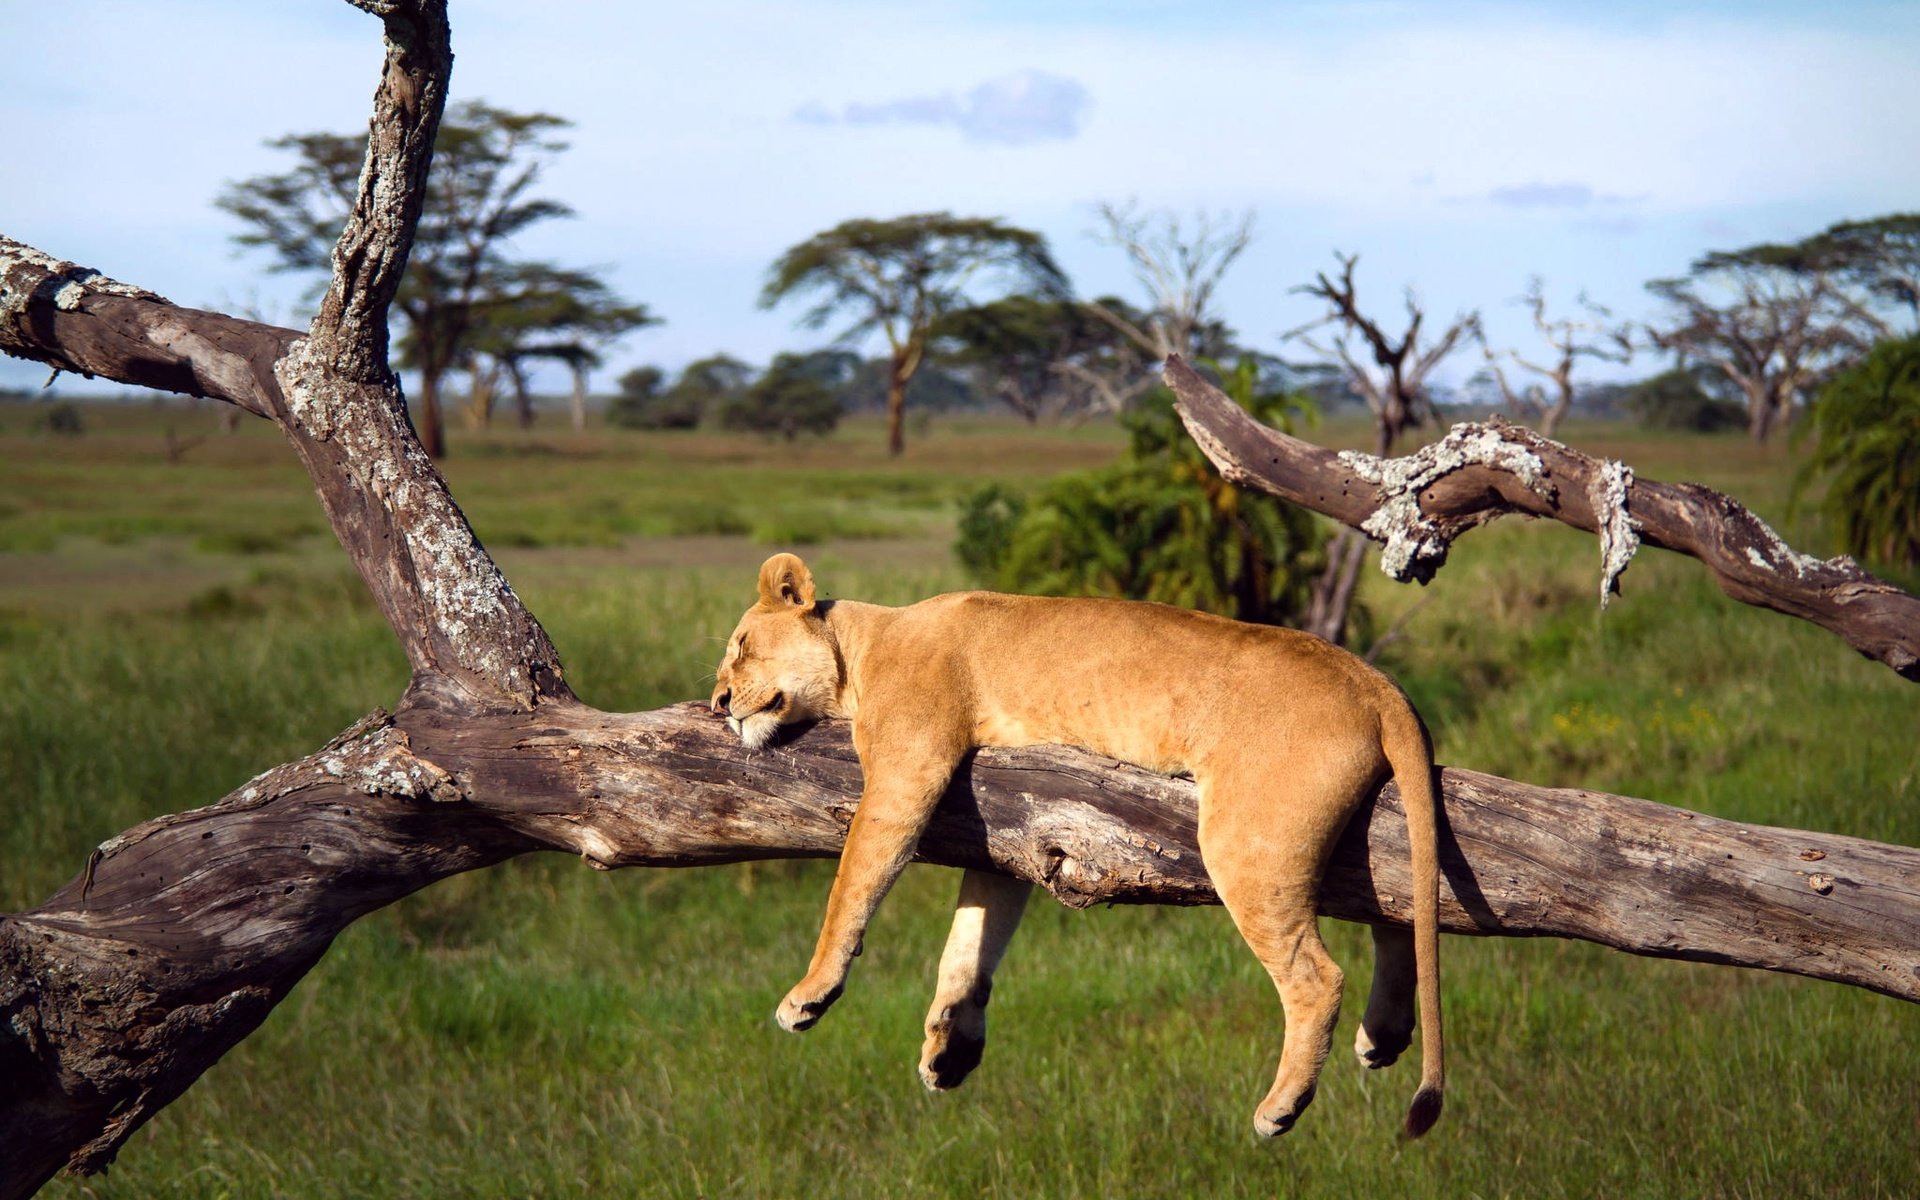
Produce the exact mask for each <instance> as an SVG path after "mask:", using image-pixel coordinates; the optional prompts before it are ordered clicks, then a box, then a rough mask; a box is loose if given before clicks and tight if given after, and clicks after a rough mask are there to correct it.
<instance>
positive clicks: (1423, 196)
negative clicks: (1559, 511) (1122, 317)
mask: <svg viewBox="0 0 1920 1200" xmlns="http://www.w3.org/2000/svg"><path fill="white" fill-rule="evenodd" d="M452 19H453V29H454V47H455V52H456V65H455V69H454V78H453V93H454V96H455V98H456V99H460V98H484V99H486V100H488V101H490V102H492V103H494V104H497V105H502V106H505V107H509V108H516V109H522V110H533V109H539V110H544V111H548V112H552V113H556V114H559V115H561V116H564V117H567V118H569V119H571V120H572V121H573V122H575V127H574V128H573V129H572V130H571V131H570V134H569V136H570V139H571V141H572V145H573V149H572V150H570V151H569V152H568V153H567V154H566V155H565V156H564V157H563V158H562V159H561V160H560V161H559V162H558V163H557V164H556V166H555V167H554V169H553V170H552V172H551V173H550V175H549V176H548V178H547V181H546V191H547V192H548V194H551V195H553V196H555V197H557V198H559V199H562V200H565V201H566V202H568V203H570V204H571V205H573V206H574V207H575V208H576V209H577V210H578V213H579V216H578V217H577V218H576V219H573V220H570V221H565V222H557V223H554V224H551V225H549V226H546V227H544V228H543V229H541V230H538V231H536V232H534V233H532V234H530V235H529V236H528V237H527V238H526V239H525V240H524V242H523V243H522V244H521V247H520V248H521V249H523V250H525V251H526V252H528V253H532V254H540V255H547V256H551V257H554V258H557V259H559V260H562V261H564V262H567V263H571V264H591V265H596V266H599V267H602V268H604V269H605V270H606V272H607V274H608V276H609V277H610V278H611V279H612V280H613V281H614V282H615V284H616V286H617V287H618V288H619V289H620V290H621V291H622V292H623V293H624V294H626V295H628V296H630V297H632V298H634V299H637V300H642V301H644V302H646V303H647V304H648V305H650V306H651V307H652V308H653V309H654V310H655V311H656V312H657V313H658V314H659V315H661V316H663V317H664V318H666V322H667V323H666V324H665V325H663V326H661V327H658V328H656V329H652V330H648V331H644V332H641V333H639V334H637V335H634V336H633V337H631V338H630V339H628V340H627V341H626V342H625V343H623V344H622V345H621V346H620V347H619V348H617V349H616V350H615V351H614V353H613V355H612V356H611V359H612V364H611V365H612V370H614V371H617V370H619V369H621V368H624V367H626V366H630V365H634V364H637V363H640V362H656V363H661V364H663V365H666V366H669V367H677V366H679V365H681V364H684V363H685V362H687V361H688V360H690V359H692V358H696V357H699V356H702V355H705V354H708V353H711V352H713V351H716V350H727V351H729V352H732V353H734V354H737V355H740V356H741V357H744V358H748V359H750V360H755V361H759V360H764V359H765V358H766V357H768V356H769V355H771V354H772V353H773V352H775V351H777V350H782V349H801V348H807V347H811V346H815V345H819V344H821V342H822V341H823V340H824V337H825V335H823V334H821V333H818V332H814V331H810V330H805V329H801V328H798V327H797V326H796V324H795V318H796V317H797V316H798V311H799V307H800V306H798V305H796V306H794V307H793V308H791V309H784V310H776V311H774V312H765V311H762V310H760V309H759V308H758V307H757V306H756V300H757V297H758V294H759V289H760V284H761V281H762V278H763V277H764V274H765V271H766V268H767V266H768V264H769V263H770V262H771V261H772V260H773V259H774V258H775V257H776V256H777V255H778V254H779V253H780V252H781V251H782V250H783V249H784V248H786V247H787V246H788V245H791V244H792V243H794V242H796V241H799V240H801V239H803V238H805V237H807V236H808V235H810V234H812V233H814V232H816V231H818V230H820V229H823V228H826V227H828V226H830V225H833V224H835V223H837V222H839V221H841V220H844V219H847V218H849V217H855V216H890V215H895V214H899V213H906V212H921V211H929V210H938V209H947V210H951V211H953V212H956V213H962V214H968V215H982V216H996V217H1000V218H1003V219H1005V220H1008V221H1011V222H1013V223H1015V224H1019V225H1023V226H1026V227H1029V228H1033V229H1037V230H1040V231H1041V232H1043V233H1045V234H1046V235H1047V236H1048V238H1049V239H1050V240H1051V241H1052V243H1053V245H1054V249H1055V253H1056V255H1057V257H1058V258H1059V259H1060V260H1061V262H1062V263H1063V265H1064V266H1065V267H1066V268H1067V270H1068V272H1069V273H1070V274H1071V275H1072V277H1073V279H1074V281H1075V284H1076V286H1077V288H1078V290H1079V291H1080V292H1081V293H1082V294H1084V295H1094V294H1100V293H1106V292H1115V293H1119V294H1121V295H1125V296H1130V297H1132V298H1135V299H1138V298H1139V297H1138V296H1136V295H1134V293H1133V291H1132V290H1131V289H1132V288H1133V284H1132V282H1131V280H1130V277H1129V275H1128V273H1127V271H1126V267H1125V264H1124V262H1123V261H1122V260H1121V258H1120V256H1119V254H1118V252H1117V251H1115V250H1113V249H1112V248H1110V247H1106V246H1103V245H1101V244H1099V243H1098V242H1096V241H1095V240H1093V239H1092V238H1091V237H1089V236H1088V234H1089V232H1090V231H1091V230H1092V228H1093V227H1094V224H1095V219H1094V215H1093V205H1095V204H1096V203H1098V202H1101V201H1113V202H1126V201H1129V200H1132V201H1135V202H1137V203H1138V204H1139V205H1141V206H1143V207H1146V208H1167V209H1172V210H1176V211H1179V212H1183V213H1187V214H1191V213H1193V212H1194V211H1196V210H1202V209H1204V210H1208V211H1213V212H1225V211H1231V212H1239V211H1242V210H1252V211H1253V212H1254V213H1255V214H1256V221H1257V241H1256V242H1255V244H1254V246H1253V248H1252V250H1250V251H1249V253H1248V254H1247V255H1246V256H1245V257H1244V258H1243V259H1242V260H1241V262H1240V263H1239V264H1238V265H1237V266H1236V268H1235V269H1234V272H1233V274H1232V275H1231V276H1230V277H1229V278H1228V281H1227V283H1226V284H1225V286H1224V287H1223V288H1222V290H1221V293H1220V296H1219V302H1220V308H1221V310H1222V313H1223V315H1224V316H1225V317H1226V319H1227V320H1228V321H1229V322H1230V323H1231V324H1232V325H1233V326H1234V327H1235V328H1236V329H1238V330H1239V331H1240V333H1241V336H1242V340H1243V341H1244V342H1245V343H1246V344H1249V345H1251V346H1254V347H1256V348H1259V349H1264V350H1270V351H1277V352H1286V351H1287V350H1288V349H1289V348H1288V347H1283V346H1282V345H1281V344H1280V342H1279V336H1280V334H1281V333H1282V331H1284V330H1287V329H1290V328H1293V327H1294V326H1297V325H1299V324H1301V323H1302V322H1304V321H1306V320H1308V319H1310V318H1311V317H1312V316H1314V315H1315V313H1316V309H1315V307H1314V306H1313V305H1312V304H1311V303H1310V302H1309V301H1308V300H1306V299H1305V298H1304V297H1301V296H1298V295H1293V294H1291V293H1290V289H1291V288H1293V287H1295V286H1297V285H1299V284H1301V283H1304V282H1307V281H1309V280H1310V279H1311V278H1312V277H1313V274H1314V272H1316V271H1318V270H1322V269H1330V268H1331V267H1332V265H1333V257H1332V254H1333V252H1334V251H1335V250H1341V251H1345V252H1349V253H1358V254H1359V255H1360V256H1361V258H1360V266H1359V271H1358V280H1359V284H1360V295H1361V298H1362V301H1363V303H1365V304H1366V305H1367V306H1368V307H1370V308H1372V309H1375V310H1390V309H1396V308H1397V306H1398V303H1399V298H1400V294H1401V292H1402V290H1403V289H1404V288H1407V287H1413V288H1414V289H1416V291H1417V292H1418V293H1419V295H1420V297H1421V298H1422V300H1423V302H1424V303H1425V304H1426V305H1427V307H1428V308H1429V309H1430V310H1431V316H1430V320H1432V319H1436V318H1445V317H1450V316H1451V315H1453V314H1454V313H1456V312H1458V311H1460V310H1463V309H1467V308H1478V309H1480V310H1481V311H1482V312H1483V314H1484V315H1485V318H1486V320H1487V323H1488V327H1489V333H1490V337H1491V339H1492V340H1493V341H1494V342H1495V344H1496V345H1511V346H1516V347H1520V348H1522V349H1523V350H1528V349H1532V348H1533V346H1534V344H1533V342H1532V340H1531V338H1532V334H1531V329H1530V326H1529V324H1528V320H1527V317H1526V313H1525V311H1524V309H1522V308H1520V307H1518V306H1516V305H1514V304H1513V303H1512V300H1513V298H1514V297H1516V296H1518V295H1520V294H1521V292H1522V291H1524V290H1525V287H1526V285H1527V280H1528V278H1529V277H1530V276H1532V275H1535V274H1537V275H1540V276H1542V277H1543V279H1544V280H1545V283H1546V288H1547V294H1548V296H1549V298H1550V301H1551V302H1552V303H1553V304H1554V305H1555V306H1556V307H1559V308H1567V307H1569V306H1571V304H1572V301H1573V297H1574V295H1575V294H1576V293H1577V292H1579V291H1581V290H1585V291H1586V292H1587V293H1589V294H1590V295H1591V296H1592V297H1593V298H1594V299H1595V300H1597V301H1599V302H1600V303H1603V304H1606V305H1608V306H1609V307H1611V308H1613V309H1614V310H1616V312H1619V313H1622V314H1624V315H1632V316H1646V315H1651V314H1652V313H1653V312H1654V311H1655V309H1654V307H1653V304H1652V301H1651V300H1650V298H1649V297H1647V295H1646V294H1645V292H1644V290H1643V288H1642V285H1643V283H1644V282H1645V281H1646V280H1648V279H1650V278H1655V277H1658V276H1663V275H1673V274H1678V273H1682V272H1684V271H1685V269H1686V266H1687V263H1688V262H1689V261H1690V260H1691V259H1692V258H1694V257H1695V256H1697V255H1698V254H1700V253H1701V252H1703V251H1705V250H1708V249H1716V248H1731V247H1736V246H1741V245H1746V244H1749V243H1752V242H1755V241H1761V240H1772V239H1782V238H1795V237H1799V236H1802V235H1804V234H1808V233H1812V232H1814V231H1816V230H1818V229H1820V228H1823V227H1825V226H1826V225H1828V224H1830V223H1832V222H1833V221H1836V220H1841V219H1844V218H1855V217H1865V216H1872V215H1876V214H1879V213H1884V212H1890V211H1902V210H1914V209H1920V153H1916V148H1920V105H1917V104H1915V102H1914V98H1915V97H1916V96H1920V4H1916V3H1911V2H1903V3H1897V4H1894V3H1861V4H1836V3H1829V4H1825V5H1818V6H1816V5H1806V4H1785V3H1772V2H1759V3H1746V4H1736V3H1728V2H1721V3H1703V2H1691V3H1689V2H1686V0H1676V2H1672V3H1664V4H1654V3H1640V2H1637V0H1622V2H1616V3H1598V2H1577V3H1566V4H1543V3H1521V2H1517V0H1513V2H1496V0H1485V2H1481V3H1454V2H1451V0H1430V2H1426V3H1411V2H1396V0H1378V2H1361V3H1253V2H1246V3H1211V4H1209V3H1164V4H1162V3H1146V2H1144V0H1104V2H1101V3H1093V2H1081V0H1072V2H1048V0H1020V2H1018V3H1015V2H1013V0H980V2H976V3H947V4H938V3H920V4H898V3H896V4H887V3H879V2H877V0H825V2H807V3H792V2H788V3H771V2H764V0H703V3H701V4H698V5H689V4H677V5H663V4H651V3H650V4H632V3H618V2H614V0H581V2H577V3H567V4H548V5H532V4H526V3H524V0H515V2H508V0H472V2H466V0H454V4H453V8H452ZM0 40H4V41H5V42H6V43H7V44H8V45H9V46H10V47H12V48H13V49H12V50H11V52H10V54H9V60H10V61H9V67H8V76H9V78H8V86H7V87H6V88H5V89H4V91H0V120H4V121H5V127H6V128H7V130H8V151H7V155H6V160H5V166H4V168H0V171H3V172H4V174H0V179H4V184H5V185H4V186H0V233H5V234H7V235H8V236H11V237H15V238H18V239H21V240H23V241H26V242H28V243H30V244H33V245H36V246H38V247H39V248H41V249H43V250H45V251H47V252H49V253H52V254H56V255H59V256H61V257H65V258H71V259H74V260H76V261H79V262H82V263H85V264H87V265H89V266H93V267H96V268H98V269H100V270H103V271H106V272H107V273H108V274H111V275H114V276H117V277H119V278H122V279H125V280H127V281H129V282H132V283H137V284H140V285H141V286H144V287H148V288H151V289H153V290H155V291H158V292H160V293H162V294H163V295H166V296H169V297H171V298H172V299H174V300H176V301H178V302H180V303H184V304H190V305H194V306H197V307H209V308H219V309H225V310H229V311H234V310H241V309H246V310H252V311H254V312H257V313H258V314H260V315H262V316H264V317H265V318H267V319H270V320H274V321H277V322H280V323H286V324H295V325H304V324H305V320H306V313H305V311H304V308H303V306H302V305H301V303H300V299H299V298H300V294H301V287H300V285H299V284H298V283H297V282H295V281H294V280H292V279H289V278H287V277H284V276H275V275H270V274H267V273H266V272H265V271H264V270H263V267H264V262H263V261H262V260H260V259H258V258H253V257H247V256H238V255H236V254H235V253H234V251H233V249H232V247H231V244H230V241H229V236H230V235H231V233H232V232H233V231H234V226H233V225H232V223H231V221H230V219H229V218H227V217H226V216H225V215H224V214H221V213H219V212H218V211H217V210H215V209H214V208H213V207H212V199H213V197H214V196H215V195H216V194H217V193H218V192H219V190H220V188H221V186H222V184H223V183H224V182H226V181H228V180H232V179H237V178H240V177H244V176H247V175H252V174H257V173H260V172H263V171H268V170H273V169H276V168H277V166H278V160H277V159H276V157H275V155H274V154H273V152H270V151H268V150H266V149H264V147H263V145H262V144H263V143H264V142H265V141H267V140H268V139H270V138H273V137H276V136H279V135H281V134H284V133H289V132H295V131H301V132H304V131H309V130H339V131H345V130H350V129H354V128H356V127H359V126H360V125H362V124H363V123H364V122H365V120H366V114H367V112H368V109H369V102H370V99H371V96H372V92H373V87H374V83H375V79H376V74H377V71H378V66H379V60H380V45H379V30H378V24H377V22H376V21H374V20H373V19H372V18H370V17H367V16H365V15H363V14H361V13H360V12H358V11H357V10H355V9H353V8H351V7H349V6H348V5H347V4H345V3H344V2H341V0H301V2H298V3H295V2H291V0H277V2H275V3H269V4H261V3H239V2H235V0H173V2H171V3H169V4H166V5H151V4H138V3H134V2H132V0H62V3H60V4H57V5H53V4H33V5H29V4H26V3H22V2H20V0H0ZM1294 352H1296V353H1298V352H1299V351H1298V350H1297V348H1294ZM1476 357H1477V356H1476ZM1456 362H1457V364H1458V366H1457V368H1456V369H1455V370H1454V371H1452V372H1450V374H1451V375H1452V377H1453V378H1455V379H1459V378H1462V377H1464V376H1465V375H1466V374H1468V373H1470V372H1471V371H1472V370H1473V369H1474V368H1475V367H1477V365H1478V363H1477V361H1476V358H1475V357H1469V356H1466V355H1462V356H1460V357H1459V358H1458V359H1456ZM44 374H45V373H44V371H43V370H41V369H39V368H35V367H31V366H27V365H24V364H17V363H15V362H13V361H12V360H6V361H5V362H4V363H0V384H11V385H15V386H18V385H22V384H37V383H38V382H39V381H40V380H41V379H42V378H44ZM610 379H611V374H609V375H608V376H606V377H604V378H603V380H602V382H603V383H605V382H608V381H610ZM58 387H59V388H60V389H62V390H84V389H85V385H81V384H74V383H68V382H66V381H63V382H62V383H61V384H60V385H58Z"/></svg>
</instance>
